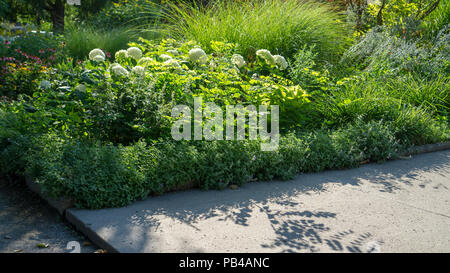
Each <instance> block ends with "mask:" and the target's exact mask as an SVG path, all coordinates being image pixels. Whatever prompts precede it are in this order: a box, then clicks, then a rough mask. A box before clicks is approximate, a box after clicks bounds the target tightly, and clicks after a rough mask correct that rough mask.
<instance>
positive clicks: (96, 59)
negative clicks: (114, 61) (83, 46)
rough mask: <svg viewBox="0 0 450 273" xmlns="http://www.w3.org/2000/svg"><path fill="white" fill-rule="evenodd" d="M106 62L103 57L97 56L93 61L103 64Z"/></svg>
mask: <svg viewBox="0 0 450 273" xmlns="http://www.w3.org/2000/svg"><path fill="white" fill-rule="evenodd" d="M104 60H105V57H103V56H102V55H97V56H95V57H94V59H93V61H96V62H103V61H104Z"/></svg>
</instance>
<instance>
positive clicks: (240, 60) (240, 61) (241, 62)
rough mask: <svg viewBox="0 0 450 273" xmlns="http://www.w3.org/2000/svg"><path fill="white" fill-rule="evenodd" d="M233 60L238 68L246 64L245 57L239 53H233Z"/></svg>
mask: <svg viewBox="0 0 450 273" xmlns="http://www.w3.org/2000/svg"><path fill="white" fill-rule="evenodd" d="M231 62H232V63H233V64H234V65H236V66H237V67H238V68H241V67H243V66H244V65H245V60H244V57H242V56H241V55H239V54H233V56H232V57H231Z"/></svg>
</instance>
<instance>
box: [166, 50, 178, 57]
mask: <svg viewBox="0 0 450 273" xmlns="http://www.w3.org/2000/svg"><path fill="white" fill-rule="evenodd" d="M167 53H170V54H172V55H174V56H177V55H178V51H177V50H176V49H169V50H167Z"/></svg>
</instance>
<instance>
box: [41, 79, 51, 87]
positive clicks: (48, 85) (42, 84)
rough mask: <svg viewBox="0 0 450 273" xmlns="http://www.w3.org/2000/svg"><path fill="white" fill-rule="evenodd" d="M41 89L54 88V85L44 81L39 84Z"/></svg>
mask: <svg viewBox="0 0 450 273" xmlns="http://www.w3.org/2000/svg"><path fill="white" fill-rule="evenodd" d="M39 87H40V88H41V89H50V88H52V84H51V83H50V82H49V81H47V80H42V81H41V83H40V84H39Z"/></svg>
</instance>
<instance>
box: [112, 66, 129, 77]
mask: <svg viewBox="0 0 450 273" xmlns="http://www.w3.org/2000/svg"><path fill="white" fill-rule="evenodd" d="M110 70H111V72H112V73H113V74H115V75H121V76H127V75H128V71H127V70H126V69H125V68H124V67H123V66H121V65H120V64H112V65H111V68H110Z"/></svg>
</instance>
